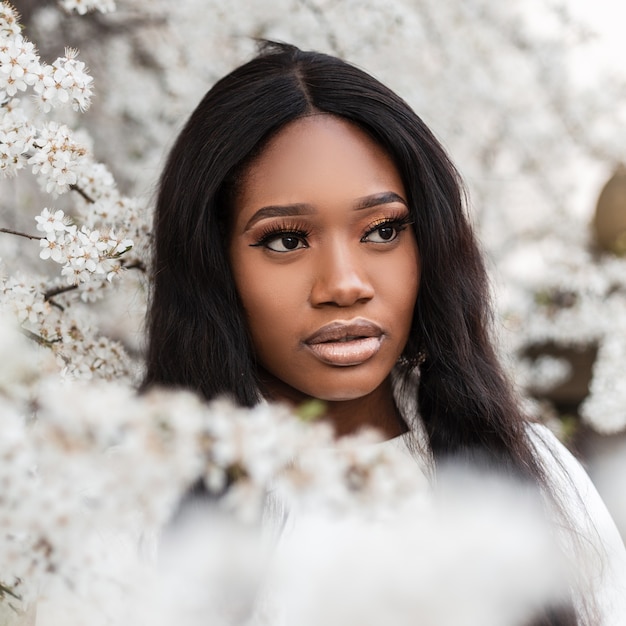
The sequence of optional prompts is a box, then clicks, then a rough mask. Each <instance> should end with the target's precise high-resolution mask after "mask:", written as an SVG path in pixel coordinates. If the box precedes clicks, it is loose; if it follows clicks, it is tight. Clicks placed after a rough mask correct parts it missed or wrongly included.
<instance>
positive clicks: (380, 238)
mask: <svg viewBox="0 0 626 626" xmlns="http://www.w3.org/2000/svg"><path fill="white" fill-rule="evenodd" d="M397 236H398V228H396V226H394V225H393V224H383V225H382V226H378V227H377V228H375V229H374V230H371V231H370V232H369V233H367V234H366V235H365V237H363V239H362V240H361V241H369V242H371V243H388V242H390V241H393V240H394V239H395V238H396V237H397Z"/></svg>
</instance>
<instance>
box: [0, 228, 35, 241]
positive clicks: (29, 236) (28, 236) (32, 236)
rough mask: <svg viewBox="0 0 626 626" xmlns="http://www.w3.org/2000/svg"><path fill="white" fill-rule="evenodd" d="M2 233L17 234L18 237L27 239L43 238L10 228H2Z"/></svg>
mask: <svg viewBox="0 0 626 626" xmlns="http://www.w3.org/2000/svg"><path fill="white" fill-rule="evenodd" d="M0 233H7V234H9V235H17V236H18V237H25V238H26V239H41V237H37V236H36V235H27V234H26V233H20V232H18V231H17V230H11V229H10V228H0Z"/></svg>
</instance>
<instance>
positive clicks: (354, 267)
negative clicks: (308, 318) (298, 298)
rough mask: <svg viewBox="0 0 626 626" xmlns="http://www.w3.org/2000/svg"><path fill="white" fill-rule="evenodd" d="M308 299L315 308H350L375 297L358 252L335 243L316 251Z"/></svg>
mask: <svg viewBox="0 0 626 626" xmlns="http://www.w3.org/2000/svg"><path fill="white" fill-rule="evenodd" d="M316 266H317V267H316V268H315V278H314V281H313V286H312V288H311V295H310V300H311V304H312V306H314V307H320V306H325V305H330V306H338V307H349V306H352V305H354V304H357V303H364V302H367V301H368V300H371V299H372V298H373V297H374V286H373V285H372V283H371V281H370V280H369V278H368V272H367V268H366V266H365V263H364V262H363V259H362V258H361V257H360V255H359V254H358V250H351V249H350V248H349V246H347V245H344V244H342V243H341V242H336V243H335V244H334V245H332V246H329V247H328V248H326V249H324V250H319V251H318V258H317V259H316Z"/></svg>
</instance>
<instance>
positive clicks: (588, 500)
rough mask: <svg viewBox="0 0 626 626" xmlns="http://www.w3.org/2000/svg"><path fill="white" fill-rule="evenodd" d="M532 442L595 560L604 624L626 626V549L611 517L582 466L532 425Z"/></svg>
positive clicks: (595, 581)
mask: <svg viewBox="0 0 626 626" xmlns="http://www.w3.org/2000/svg"><path fill="white" fill-rule="evenodd" d="M528 437H529V439H530V441H531V443H532V445H533V447H534V449H535V451H536V453H537V455H538V457H539V459H540V460H541V462H542V464H543V467H544V468H545V471H546V474H547V478H548V480H549V481H550V483H551V485H552V486H553V488H554V490H555V492H556V495H557V497H558V499H559V501H560V503H561V505H562V506H563V508H564V512H565V514H566V515H567V517H568V520H569V522H570V524H571V525H572V526H573V531H574V533H575V534H576V535H577V537H578V538H579V539H580V541H581V543H582V544H583V548H584V549H585V552H588V553H589V554H590V555H591V557H592V560H591V563H590V564H589V567H590V568H591V569H592V570H593V571H592V572H591V584H592V585H593V587H594V593H595V597H596V599H597V604H598V610H599V611H600V614H601V616H602V617H601V621H600V624H601V625H602V626H619V625H623V624H625V623H626V549H625V548H624V542H623V541H622V538H621V536H620V534H619V531H618V530H617V527H616V526H615V523H614V522H613V519H612V517H611V515H610V513H609V512H608V510H607V508H606V506H605V504H604V502H603V501H602V498H601V497H600V494H599V493H598V491H597V490H596V488H595V486H594V484H593V483H592V481H591V479H590V478H589V475H588V474H587V472H586V471H585V469H584V468H583V466H582V465H581V463H580V462H579V461H578V460H577V459H576V458H575V457H574V455H573V454H572V453H571V452H570V451H569V450H568V449H567V448H566V447H565V446H564V445H563V444H562V443H561V442H560V441H559V440H558V439H557V438H556V437H555V436H554V434H553V433H552V432H551V431H550V430H549V429H548V428H546V427H545V426H543V425H540V424H529V426H528ZM585 562H586V563H587V561H585Z"/></svg>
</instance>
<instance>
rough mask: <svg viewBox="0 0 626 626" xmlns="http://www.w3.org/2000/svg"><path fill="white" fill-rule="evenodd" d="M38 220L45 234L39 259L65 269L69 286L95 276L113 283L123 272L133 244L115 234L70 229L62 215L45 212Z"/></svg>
mask: <svg viewBox="0 0 626 626" xmlns="http://www.w3.org/2000/svg"><path fill="white" fill-rule="evenodd" d="M36 220H37V222H38V223H37V229H38V230H40V231H42V232H44V233H45V237H44V238H42V239H41V240H40V244H41V252H40V253H39V256H40V257H41V258H42V259H52V260H53V261H55V262H56V263H59V264H60V265H63V269H62V271H61V274H62V275H63V276H65V277H66V278H67V282H68V283H69V284H70V285H75V284H78V283H81V282H87V281H89V280H90V278H91V276H92V275H93V274H96V275H98V274H99V275H101V276H106V278H107V280H111V278H113V276H114V275H115V274H116V273H117V272H119V270H120V269H121V264H120V257H121V256H122V255H123V254H124V253H125V252H128V251H129V250H130V249H131V248H132V247H133V242H132V241H130V240H129V239H121V238H118V237H116V235H115V233H113V232H109V233H106V234H105V233H100V232H99V231H97V230H90V229H89V228H87V226H82V227H81V228H80V230H79V229H78V228H77V227H76V226H75V225H74V224H71V225H69V224H68V223H67V220H66V219H65V216H64V214H63V211H55V212H54V213H51V212H50V210H49V209H47V208H45V209H44V210H43V211H42V213H41V215H39V216H37V217H36Z"/></svg>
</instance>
